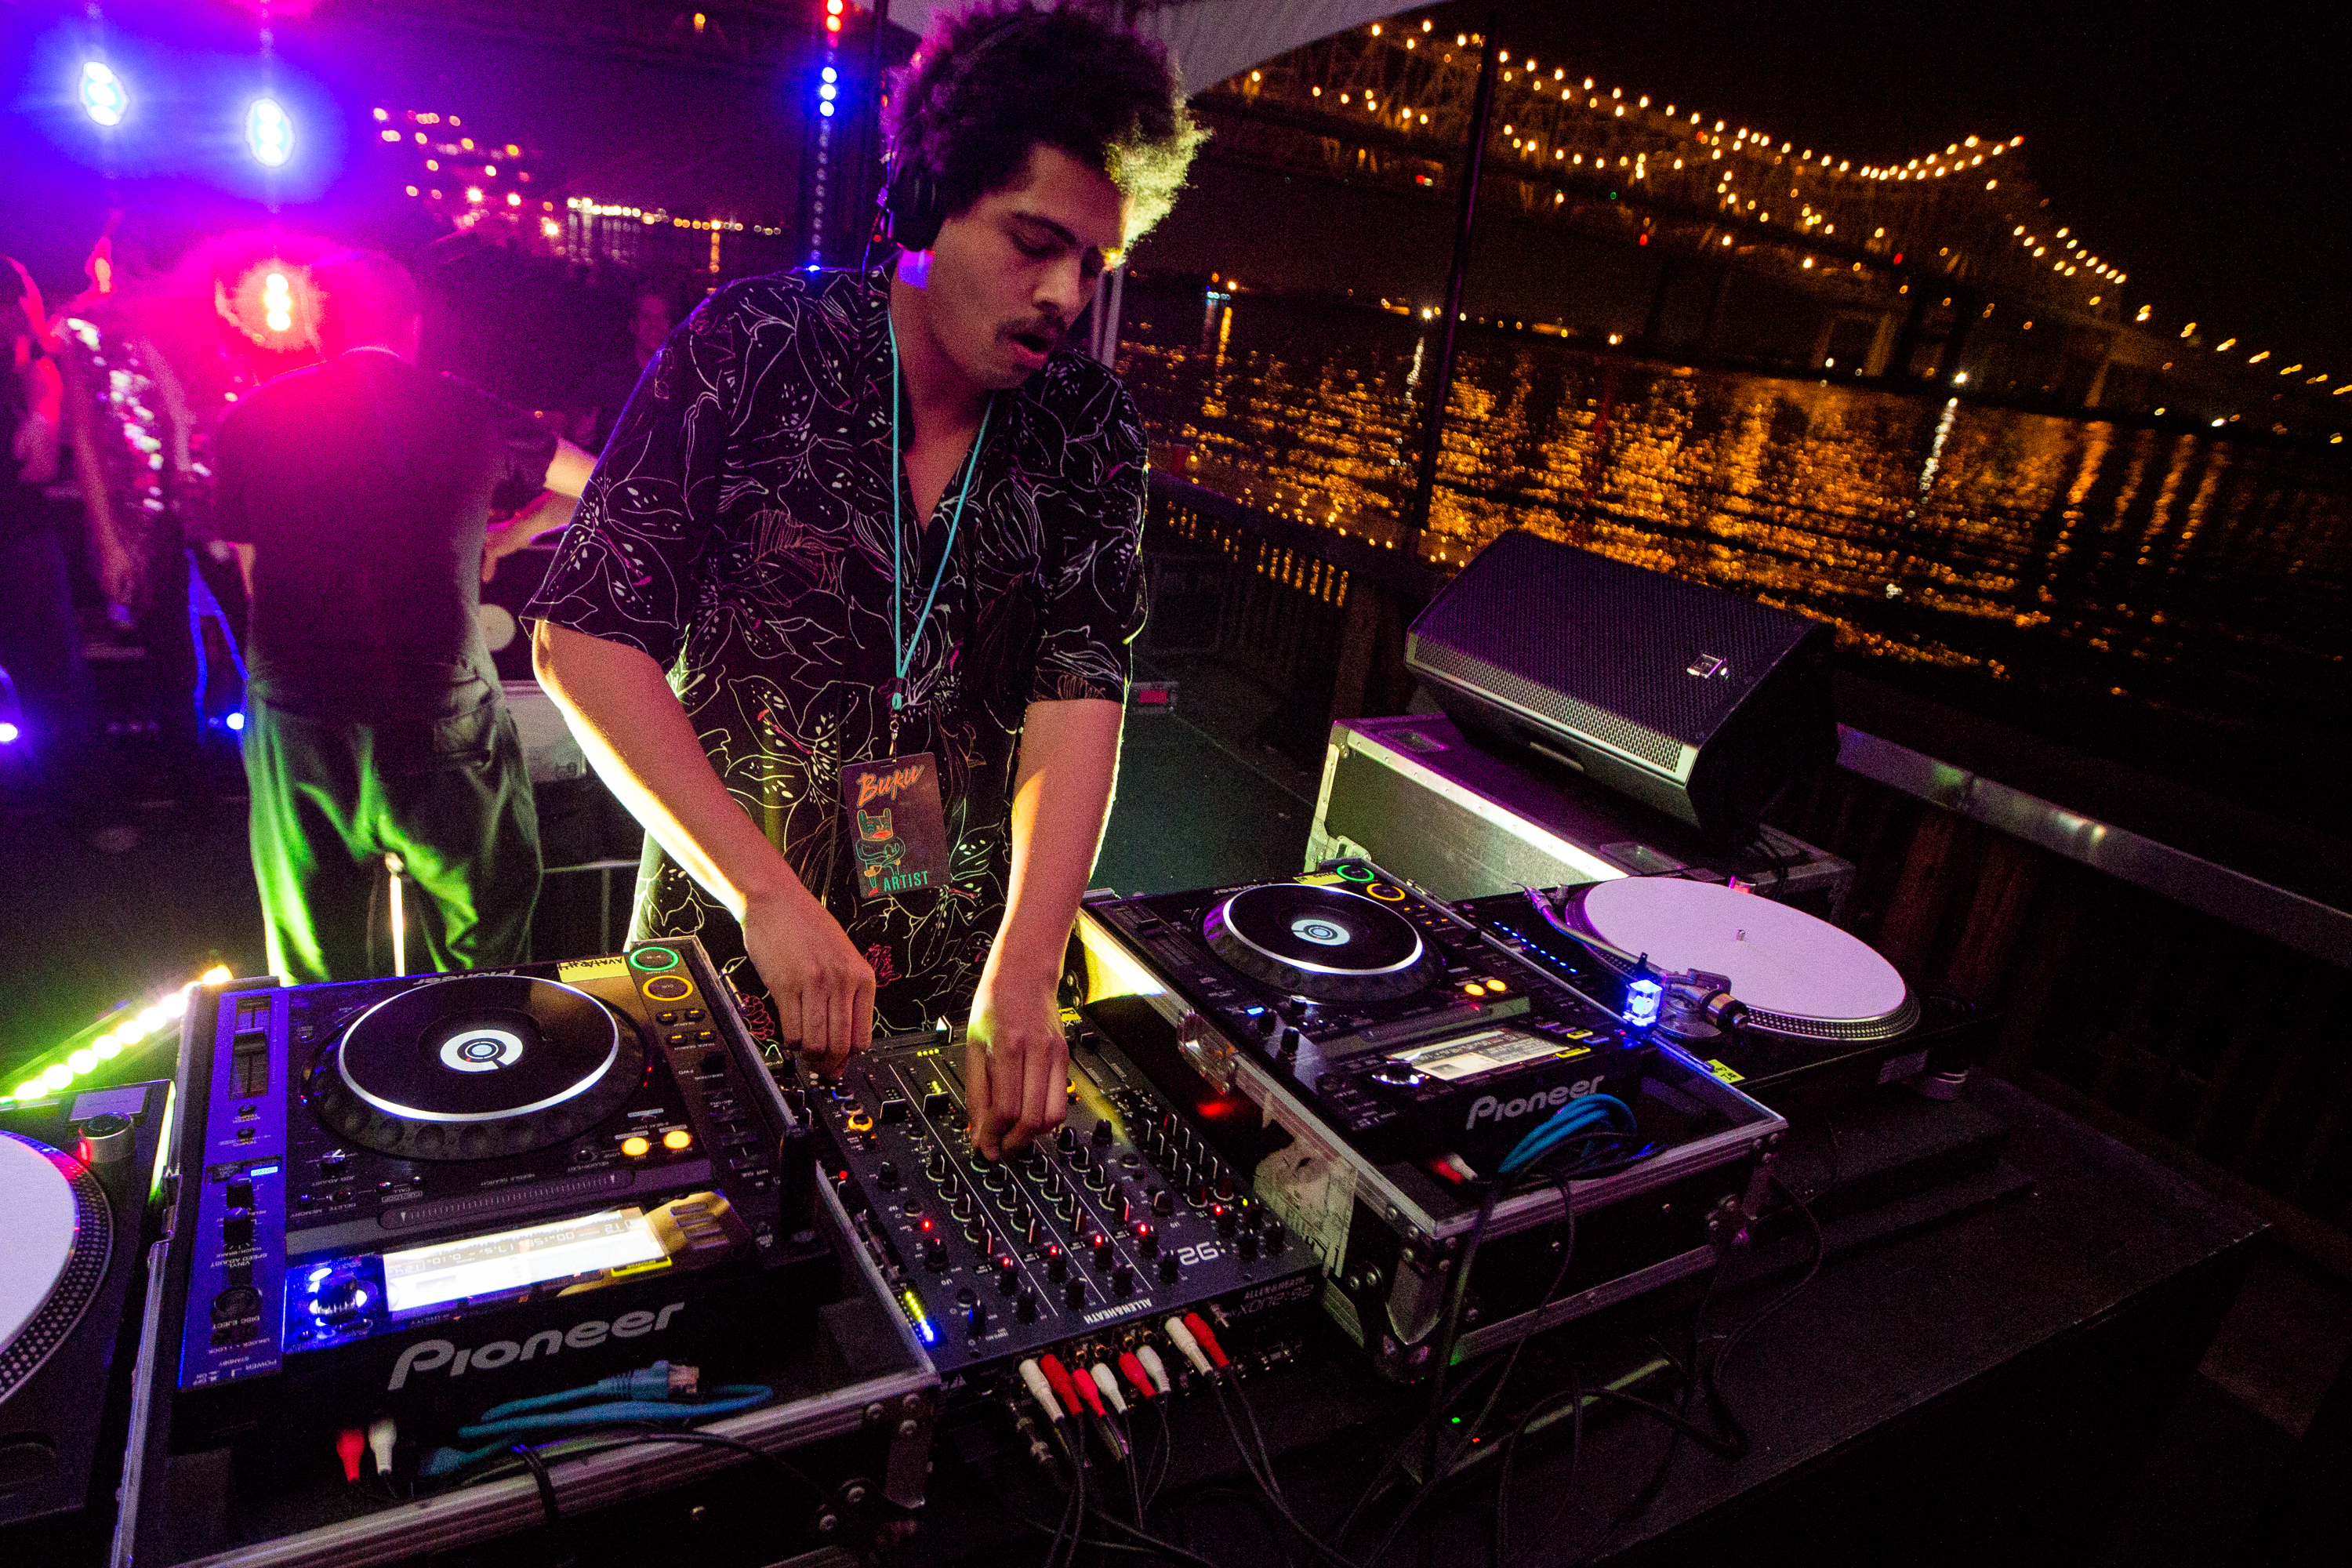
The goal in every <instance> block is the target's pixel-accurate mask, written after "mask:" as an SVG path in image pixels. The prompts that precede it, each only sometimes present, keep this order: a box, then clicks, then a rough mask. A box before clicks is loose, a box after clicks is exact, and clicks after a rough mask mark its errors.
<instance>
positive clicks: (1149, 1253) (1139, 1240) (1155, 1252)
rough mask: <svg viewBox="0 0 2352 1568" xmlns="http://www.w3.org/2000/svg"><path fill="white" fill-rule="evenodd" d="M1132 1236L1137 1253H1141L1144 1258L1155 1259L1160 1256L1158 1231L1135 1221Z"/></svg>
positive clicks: (1142, 1222) (1140, 1221)
mask: <svg viewBox="0 0 2352 1568" xmlns="http://www.w3.org/2000/svg"><path fill="white" fill-rule="evenodd" d="M1134 1236H1135V1247H1136V1250H1137V1251H1139V1252H1140V1253H1142V1254H1143V1256H1144V1257H1146V1258H1157V1257H1159V1256H1160V1233H1159V1232H1158V1231H1156V1230H1154V1229H1152V1228H1151V1226H1150V1225H1148V1224H1146V1223H1145V1222H1144V1221H1142V1220H1137V1221H1136V1222H1135V1231H1134Z"/></svg>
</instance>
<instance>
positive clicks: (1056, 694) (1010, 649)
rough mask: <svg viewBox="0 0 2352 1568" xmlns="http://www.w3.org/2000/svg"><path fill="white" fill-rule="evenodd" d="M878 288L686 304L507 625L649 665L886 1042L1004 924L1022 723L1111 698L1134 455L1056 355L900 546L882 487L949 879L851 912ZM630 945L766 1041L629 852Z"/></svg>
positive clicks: (1102, 407)
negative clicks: (897, 553) (675, 955)
mask: <svg viewBox="0 0 2352 1568" xmlns="http://www.w3.org/2000/svg"><path fill="white" fill-rule="evenodd" d="M888 287H889V284H888V279H887V275H886V274H883V273H878V272H877V273H870V274H860V273H852V272H840V273H785V274H781V275H778V276H775V277H771V278H759V279H748V280H745V281H742V282H739V283H734V284H730V285H729V286H728V287H726V288H724V289H720V290H719V292H718V293H717V294H715V295H713V296H712V297H711V298H710V299H709V300H706V301H705V302H704V303H703V304H702V305H701V306H700V307H699V308H698V309H697V310H695V311H694V313H693V314H692V315H691V316H689V317H688V319H687V320H686V321H684V322H683V323H682V324H681V325H680V326H679V327H678V328H677V331H675V332H673V333H672V334H671V336H670V339H669V342H667V344H666V345H665V346H664V347H663V349H662V351H661V353H659V354H658V355H656V357H655V359H654V361H653V363H651V364H649V365H648V366H647V367H646V374H645V375H644V376H643V377H642V378H641V380H640V381H639V383H638V384H637V388H636V391H635V394H634V395H633V396H632V397H631V399H630V401H629V404H628V406H627V407H626V408H625V410H624V411H623V413H622V416H621V418H620V422H619V424H618V425H617V426H615V427H614V432H613V437H612V439H611V440H610V441H609V442H607V443H606V445H605V447H604V456H603V458H602V459H601V460H600V461H599V463H598V465H597V468H596V473H595V477H594V479H592V480H591V481H590V483H589V486H588V489H587V494H586V495H585V496H584V497H583V500H582V504H581V508H580V510H579V512H578V514H577V515H576V516H575V517H574V519H573V521H572V525H571V527H570V528H569V530H567V531H566V533H565V535H564V538H563V541H562V545H561V547H560V548H559V550H558V552H557V554H556V558H555V562H554V563H553V565H552V566H551V568H550V569H549V572H548V575H547V578H546V581H545V583H544V584H542V586H541V589H540V592H539V596H538V597H537V598H536V599H535V600H534V601H533V602H532V605H531V606H530V611H529V612H528V613H529V614H530V615H531V616H535V617H538V618H541V619H545V620H549V621H552V622H554V623H555V624H556V625H559V626H567V627H569V628H571V629H572V630H574V631H579V632H584V633H586V634H588V635H589V636H592V637H601V638H604V639H605V640H607V641H612V642H618V643H624V644H626V645H628V646H630V647H636V648H639V649H641V650H642V651H644V652H645V653H646V654H648V655H650V656H651V657H652V658H654V659H655V661H656V662H657V663H659V664H660V665H662V666H663V667H664V668H666V669H667V671H668V674H669V681H670V686H671V688H672V689H673V690H675V691H676V692H677V696H678V700H680V702H681V703H683V705H684V706H685V709H686V711H687V714H688V718H689V719H690V720H691V721H692V722H693V724H694V726H695V729H696V730H697V731H698V732H699V734H700V735H701V738H702V743H703V748H704V751H705V752H706V754H708V755H709V759H710V762H711V764H712V766H713V767H714V768H715V769H716V770H717V771H718V773H719V778H720V780H721V781H722V782H723V783H724V784H726V786H727V788H728V790H729V791H730V793H731V794H732V795H734V797H735V799H736V801H737V802H738V803H739V804H740V805H741V806H742V807H743V809H744V811H745V812H746V813H748V814H749V815H750V816H751V818H752V820H753V821H755V822H757V823H759V824H760V825H761V827H762V828H763V829H764V830H765V831H766V833H767V836H768V838H769V840H770V842H772V843H773V844H774V845H775V846H776V847H778V848H779V849H781V850H782V852H783V854H784V856H785V858H787V859H788V860H789V861H790V863H791V865H792V867H793V870H794V871H795V872H796V873H798V875H799V876H800V878H801V880H802V881H803V883H804V884H805V885H806V886H807V887H808V889H810V890H811V891H812V892H814V893H815V894H816V895H817V896H818V897H819V898H821V899H822V900H824V903H825V905H826V907H827V908H828V909H829V910H831V911H832V912H833V914H834V916H835V919H837V920H839V921H842V923H843V926H844V928H845V930H846V931H848V933H849V935H850V938H851V940H852V941H853V942H856V945H857V947H858V948H859V949H860V951H862V952H864V953H865V954H866V959H867V961H868V962H869V963H872V964H873V966H874V970H875V976H876V981H877V994H876V1019H877V1027H879V1028H881V1029H883V1030H886V1031H900V1030H908V1029H916V1028H920V1027H923V1026H925V1025H926V1024H927V1023H929V1021H930V1020H932V1019H934V1018H936V1017H939V1016H945V1015H948V1014H950V1013H951V1012H953V1011H955V1010H957V1009H960V1008H961V1006H962V1005H964V1004H965V1003H966V1002H967V1001H968V999H969V997H970V995H971V990H972V988H973V986H974V984H976V983H977V981H978V978H979V973H980V966H981V964H982V963H984V962H985V960H986V958H987V955H988V951H989V946H990V944H991V942H992V941H993V940H994V937H995V934H996V930H997V927H998V925H999V923H1000V922H1001V921H1002V920H1003V914H1004V907H1005V897H1006V886H1007V882H1008V880H1009V876H1010V869H1011V858H1012V840H1011V785H1012V781H1013V767H1014V756H1015V751H1016V747H1017V744H1018V740H1019V735H1020V731H1021V726H1022V722H1023V715H1024V711H1025V710H1026V709H1027V706H1028V704H1029V703H1031V702H1033V701H1055V700H1075V699H1086V698H1101V699H1108V700H1113V701H1119V700H1124V699H1125V696H1126V683H1127V676H1128V668H1129V661H1128V645H1129V642H1130V641H1131V640H1132V639H1133V637H1135V634H1136V633H1137V631H1138V630H1139V629H1140V627H1141V626H1142V623H1143V593H1142V580H1141V570H1140V563H1139V559H1138V547H1139V542H1140V537H1141V532H1142V523H1143V501H1144V489H1145V468H1144V461H1145V459H1144V437H1143V432H1142V427H1141V424H1140V422H1139V419H1138V417H1137V415H1136V411H1135V406H1134V405H1133V403H1132V402H1130V401H1129V398H1128V395H1127V393H1126V391H1125V390H1124V389H1123V388H1122V387H1121V386H1120V385H1119V384H1118V379H1117V378H1116V377H1115V376H1113V375H1112V374H1110V372H1108V370H1106V369H1104V368H1103V367H1102V366H1100V365H1098V364H1097V363H1095V362H1093V361H1092V360H1089V359H1086V358H1083V357H1081V356H1079V355H1078V354H1076V353H1071V352H1069V351H1067V350H1060V351H1057V352H1056V353H1055V354H1054V355H1053V356H1052V358H1051V359H1050V360H1049V361H1048V362H1047V363H1046V364H1045V367H1044V368H1043V369H1042V370H1040V371H1038V372H1037V374H1034V375H1033V376H1032V377H1030V378H1029V380H1028V381H1027V382H1026V383H1025V384H1023V385H1022V386H1020V387H1018V388H1015V389H1013V390H1009V391H1004V392H1000V393H998V394H996V395H995V397H994V400H993V402H992V405H991V406H990V411H989V416H988V420H987V427H986V430H985V432H984V434H983V436H982V439H981V441H980V442H979V443H978V445H977V447H976V448H975V450H974V451H973V452H972V454H971V456H970V457H969V458H967V459H966V462H967V469H965V470H959V471H958V473H957V474H956V476H955V477H954V478H953V479H950V482H949V484H948V486H947V488H946V489H945V490H944V491H943V492H942V494H941V496H940V503H939V506H938V507H937V509H936V510H934V511H933V513H932V515H931V517H930V518H929V520H928V522H927V523H926V524H925V525H924V526H921V527H920V528H918V519H917V518H916V517H915V515H914V506H913V503H912V502H911V500H904V499H903V486H902V487H901V489H902V500H901V503H900V504H901V507H902V508H903V512H904V515H903V516H901V517H900V518H899V519H898V537H899V541H900V549H901V551H902V552H903V557H904V563H903V566H902V569H901V574H900V577H899V582H898V590H897V591H898V601H899V602H898V618H899V621H900V624H901V626H903V628H904V629H903V633H902V635H903V637H905V639H906V640H907V642H908V645H909V651H910V661H909V664H908V672H907V677H906V685H905V706H904V708H903V710H901V711H900V712H899V714H898V719H899V724H898V744H897V748H896V750H897V753H898V754H906V753H909V752H931V753H933V754H934V756H935V757H936V758H937V759H938V764H939V775H940V797H941V802H942V805H944V807H945V810H946V815H947V837H948V844H949V851H950V885H949V886H947V887H946V888H944V889H924V890H921V891H919V892H915V893H909V894H903V895H898V896H896V897H890V898H882V899H875V900H866V901H862V902H861V901H860V900H859V899H858V898H857V896H856V876H857V871H856V865H857V862H856V845H855V844H854V842H852V840H851V837H850V835H849V834H848V832H847V831H846V828H845V813H844V810H843V806H842V801H841V787H840V779H841V771H842V768H843V767H844V765H845V764H852V763H870V762H877V761H879V760H881V759H883V758H885V757H887V756H890V755H892V754H893V751H892V747H891V734H890V718H891V713H890V706H889V701H888V696H887V690H888V686H889V683H890V681H891V679H892V670H893V664H894V638H893V633H892V624H891V623H892V615H891V600H892V593H893V588H892V572H891V540H892V528H893V518H892V500H891V468H892V464H893V461H894V458H893V449H892V438H891V413H892V403H893V394H894V391H895V388H894V384H893V378H892V373H891V353H890V344H889V339H888V336H887V304H888V297H889V296H888ZM967 478H968V479H969V499H968V500H967V501H966V502H965V504H964V510H963V512H962V515H961V523H960V525H959V526H958V527H957V528H956V530H955V538H954V543H953V547H952V549H951V550H950V549H949V547H948V540H947V534H948V531H949V523H950V518H951V517H952V516H953V515H954V512H955V508H956V504H957V498H958V495H959V492H960V491H961V490H962V489H963V488H964V487H965V483H966V480H967ZM942 566H944V570H942ZM935 573H936V574H939V591H938V596H937V598H936V599H935V600H934V601H933V602H932V604H931V606H930V610H929V615H928V616H925V615H924V614H923V601H924V596H925V595H926V593H927V591H928V590H929V587H930V584H931V582H932V578H933V575H934V574H935ZM635 931H636V932H637V934H638V935H640V936H683V935H692V936H697V937H698V938H700V939H701V940H702V942H704V944H705V945H706V946H708V947H709V949H710V950H711V952H712V953H713V956H714V957H715V958H716V959H718V961H719V963H720V965H721V967H722V968H723V969H724V970H725V971H726V972H727V973H728V974H729V977H730V980H731V981H732V982H733V984H734V986H735V989H736V991H737V992H738V994H740V995H741V996H742V997H743V999H744V1002H745V1005H746V1013H747V1016H749V1017H750V1019H751V1023H752V1025H753V1026H754V1028H755V1029H765V1030H772V1028H773V1018H772V1012H771V1010H770V1009H769V1007H768V1006H767V1005H766V996H765V991H764V989H763V987H762V986H761V984H760V980H759V976H758V974H757V973H755V972H754V971H753V970H752V968H751V965H750V963H748V961H746V960H745V959H744V957H743V948H742V937H741V933H740V931H739V930H738V929H737V927H736V926H735V924H734V922H733V921H732V920H731V919H730V917H729V916H728V914H727V913H726V911H725V910H723V909H722V908H720V907H719V905H718V904H717V902H716V901H715V900H712V899H711V898H710V897H709V895H708V894H706V893H705V892H704V891H703V890H702V889H700V888H698V886H696V885H695V883H694V882H693V880H692V879H690V878H688V876H687V875H686V874H685V873H684V872H683V871H682V870H681V869H680V868H678V867H677V865H676V864H675V863H674V862H672V861H671V860H670V859H669V858H667V856H666V855H664V854H662V853H661V851H660V849H659V848H658V847H657V846H656V845H654V844H653V843H652V842H651V841H650V840H648V842H647V844H646V860H645V866H644V870H643V874H642V875H641V877H640V879H639V881H638V887H637V905H636V917H635Z"/></svg>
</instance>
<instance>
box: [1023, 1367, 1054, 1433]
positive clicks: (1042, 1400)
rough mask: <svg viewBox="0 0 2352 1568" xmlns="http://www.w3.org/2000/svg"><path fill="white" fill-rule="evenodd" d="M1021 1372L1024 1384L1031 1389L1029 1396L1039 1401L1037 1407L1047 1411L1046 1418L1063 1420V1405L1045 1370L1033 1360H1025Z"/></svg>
mask: <svg viewBox="0 0 2352 1568" xmlns="http://www.w3.org/2000/svg"><path fill="white" fill-rule="evenodd" d="M1020 1373H1021V1382H1022V1384H1024V1386H1025V1387H1026V1388H1027V1389H1028V1390H1029V1397H1030V1398H1032V1399H1034V1400H1035V1401H1036V1402H1037V1408H1038V1409H1040V1410H1042V1411H1044V1412H1045V1419H1046V1420H1048V1421H1059V1420H1061V1418H1062V1405H1061V1402H1060V1401H1059V1400H1057V1399H1055V1397H1054V1388H1053V1384H1051V1383H1050V1382H1049V1381H1048V1380H1047V1379H1046V1376H1045V1370H1044V1369H1043V1368H1042V1367H1040V1366H1039V1365H1038V1364H1037V1363H1036V1362H1034V1360H1033V1361H1024V1362H1023V1363H1021V1366H1020Z"/></svg>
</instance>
